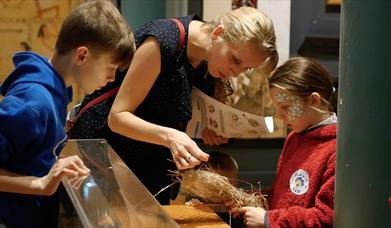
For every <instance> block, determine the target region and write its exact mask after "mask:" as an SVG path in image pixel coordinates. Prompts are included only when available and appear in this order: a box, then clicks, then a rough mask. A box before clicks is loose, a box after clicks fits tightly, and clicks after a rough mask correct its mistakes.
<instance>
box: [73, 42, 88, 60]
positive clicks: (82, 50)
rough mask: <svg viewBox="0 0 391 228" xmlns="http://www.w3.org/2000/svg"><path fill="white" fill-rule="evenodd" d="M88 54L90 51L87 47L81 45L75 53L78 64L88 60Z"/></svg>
mask: <svg viewBox="0 0 391 228" xmlns="http://www.w3.org/2000/svg"><path fill="white" fill-rule="evenodd" d="M88 55H89V52H88V48H87V47H85V46H81V47H78V48H76V50H75V55H74V58H75V63H76V65H82V64H83V63H84V62H85V61H86V59H87V56H88Z"/></svg>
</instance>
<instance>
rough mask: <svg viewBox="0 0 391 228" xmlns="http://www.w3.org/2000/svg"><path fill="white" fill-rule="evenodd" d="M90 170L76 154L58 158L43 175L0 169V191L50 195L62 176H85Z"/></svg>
mask: <svg viewBox="0 0 391 228" xmlns="http://www.w3.org/2000/svg"><path fill="white" fill-rule="evenodd" d="M89 172H90V170H89V169H88V168H87V167H85V166H84V164H83V161H82V160H81V159H80V158H79V157H77V156H70V157H66V158H60V159H58V160H57V161H56V163H54V165H53V167H52V168H51V169H50V171H49V173H48V174H47V175H46V176H43V177H34V176H23V175H20V174H17V173H13V172H10V171H8V170H4V169H0V191H2V192H13V193H21V194H31V195H52V194H53V193H55V192H56V190H57V188H58V185H59V184H60V182H61V179H62V177H64V176H73V177H75V176H79V175H80V176H85V175H87V174H89Z"/></svg>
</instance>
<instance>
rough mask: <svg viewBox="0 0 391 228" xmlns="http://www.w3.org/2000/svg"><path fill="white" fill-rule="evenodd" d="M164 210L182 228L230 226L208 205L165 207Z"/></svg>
mask: <svg viewBox="0 0 391 228" xmlns="http://www.w3.org/2000/svg"><path fill="white" fill-rule="evenodd" d="M163 209H164V210H165V212H166V213H167V214H168V215H169V216H170V217H171V218H172V219H174V220H175V222H177V223H178V224H179V226H180V227H181V228H196V227H198V228H201V227H208V228H229V226H228V224H227V223H225V222H224V221H223V220H222V219H221V218H220V217H219V216H218V215H217V214H216V213H215V212H214V211H213V210H212V209H211V208H209V207H208V206H206V205H199V206H196V207H193V206H187V205H165V206H163Z"/></svg>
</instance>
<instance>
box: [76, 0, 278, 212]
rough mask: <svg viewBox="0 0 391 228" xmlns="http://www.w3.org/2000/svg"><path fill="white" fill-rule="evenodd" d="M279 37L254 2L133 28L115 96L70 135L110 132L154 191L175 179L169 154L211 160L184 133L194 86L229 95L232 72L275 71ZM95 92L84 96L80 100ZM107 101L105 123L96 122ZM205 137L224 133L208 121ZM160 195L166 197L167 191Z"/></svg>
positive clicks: (186, 163) (180, 160)
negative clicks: (131, 48)
mask: <svg viewBox="0 0 391 228" xmlns="http://www.w3.org/2000/svg"><path fill="white" fill-rule="evenodd" d="M275 41H276V37H275V33H274V28H273V23H272V20H271V19H270V17H268V16H267V15H266V14H264V13H263V12H261V11H259V10H257V9H254V8H250V7H242V8H239V9H236V10H233V11H230V12H228V13H225V14H223V15H222V16H219V17H217V18H215V19H214V20H213V21H211V22H203V21H202V20H201V19H200V18H199V17H198V16H196V15H190V16H184V17H179V18H177V19H174V20H173V19H160V20H154V21H151V22H149V23H147V24H145V25H144V26H142V27H141V28H140V29H138V30H137V31H136V44H137V51H136V53H135V56H134V58H133V61H132V63H131V65H130V67H129V69H128V71H127V72H126V75H125V76H124V75H118V77H117V81H116V82H114V84H113V85H109V87H110V86H111V87H115V86H119V85H120V89H119V92H118V94H117V96H116V98H115V101H113V100H114V98H111V101H107V104H98V105H95V106H94V108H91V109H89V110H87V111H86V112H84V114H83V116H81V118H79V119H78V121H76V122H75V125H74V128H73V129H72V130H71V131H70V134H71V137H73V138H106V139H107V140H108V141H109V143H110V145H111V146H112V147H113V148H114V150H116V151H117V152H118V154H119V155H120V156H121V158H122V159H123V160H124V161H125V163H126V164H127V165H128V166H129V168H130V169H131V170H132V171H133V172H134V173H135V174H136V175H137V177H138V178H139V179H140V180H141V181H142V182H143V184H144V185H145V186H146V187H147V188H148V189H149V190H150V191H151V192H152V194H155V193H157V192H158V191H159V190H160V189H161V188H163V187H165V186H167V185H169V184H170V177H169V176H168V175H167V172H168V170H170V169H171V170H173V169H175V167H173V163H172V161H174V163H175V165H176V168H178V169H187V168H192V167H194V166H196V165H198V164H200V162H203V161H207V160H208V154H206V153H204V152H203V151H201V149H200V148H199V147H198V146H197V144H196V143H195V142H194V141H193V140H192V139H191V138H190V137H189V136H188V135H186V133H184V131H185V129H186V125H187V123H188V121H189V120H190V119H191V115H192V113H191V90H192V87H193V86H196V87H198V88H200V89H201V90H202V91H204V92H206V93H207V94H210V95H213V94H214V95H215V98H222V97H224V96H227V95H229V93H227V91H229V87H227V85H228V83H227V80H228V79H230V78H231V77H235V76H237V75H238V74H240V73H241V72H244V71H247V70H259V71H260V72H262V73H266V74H268V73H270V72H271V71H272V70H273V69H274V68H275V66H276V64H277V61H278V55H277V51H276V45H275ZM215 88H216V89H215ZM106 90H108V89H107V88H106ZM103 91H104V90H103ZM103 91H98V92H97V93H96V95H98V94H102V93H103ZM96 95H95V96H92V97H87V98H85V100H84V102H83V104H82V106H83V105H85V104H86V103H88V101H90V100H92V99H93V98H94V97H96ZM112 102H114V103H113V104H112ZM111 105H112V107H111ZM99 106H104V107H103V108H102V109H101V111H99V110H96V109H99V108H100V107H99ZM107 107H111V112H110V115H109V116H108V125H107V123H104V124H102V123H97V124H95V126H94V122H95V123H96V118H97V117H98V116H99V115H101V116H105V115H104V114H103V115H102V114H101V113H102V112H104V110H107ZM102 110H103V111H102ZM106 115H107V113H106ZM101 126H103V127H101ZM109 128H110V129H109ZM76 129H78V130H76ZM77 131H79V132H77ZM203 139H204V141H205V142H206V143H207V144H215V145H219V144H221V143H225V142H226V141H227V139H226V138H223V137H221V136H218V135H216V134H215V133H214V132H213V131H211V130H209V129H204V131H203ZM170 160H171V161H170ZM157 198H158V199H159V201H160V203H162V204H168V203H169V194H168V193H163V194H161V195H159V196H157Z"/></svg>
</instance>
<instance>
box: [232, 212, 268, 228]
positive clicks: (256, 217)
mask: <svg viewBox="0 0 391 228" xmlns="http://www.w3.org/2000/svg"><path fill="white" fill-rule="evenodd" d="M238 213H239V214H240V215H241V216H242V218H243V222H244V224H246V227H248V228H261V227H264V226H265V221H264V219H265V213H266V211H265V210H264V209H263V208H261V207H242V208H239V209H238Z"/></svg>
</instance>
